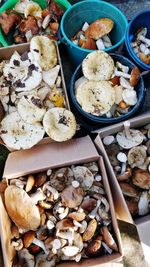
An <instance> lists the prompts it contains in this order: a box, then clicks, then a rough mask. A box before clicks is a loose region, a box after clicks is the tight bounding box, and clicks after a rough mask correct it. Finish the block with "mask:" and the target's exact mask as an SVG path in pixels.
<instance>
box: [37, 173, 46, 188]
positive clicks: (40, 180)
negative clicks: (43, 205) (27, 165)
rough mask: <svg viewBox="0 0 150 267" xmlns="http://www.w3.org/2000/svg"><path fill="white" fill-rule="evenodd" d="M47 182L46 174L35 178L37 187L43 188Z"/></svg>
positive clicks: (40, 174)
mask: <svg viewBox="0 0 150 267" xmlns="http://www.w3.org/2000/svg"><path fill="white" fill-rule="evenodd" d="M46 180H47V176H46V173H43V172H41V173H38V174H37V175H36V176H35V187H41V186H42V185H43V184H44V183H45V182H46Z"/></svg>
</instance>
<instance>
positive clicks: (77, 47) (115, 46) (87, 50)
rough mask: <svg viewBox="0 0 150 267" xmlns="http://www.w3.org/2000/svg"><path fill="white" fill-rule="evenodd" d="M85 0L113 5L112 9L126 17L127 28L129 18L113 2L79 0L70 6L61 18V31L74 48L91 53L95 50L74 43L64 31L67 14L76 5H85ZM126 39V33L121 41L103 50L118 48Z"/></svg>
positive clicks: (90, 0) (89, 0)
mask: <svg viewBox="0 0 150 267" xmlns="http://www.w3.org/2000/svg"><path fill="white" fill-rule="evenodd" d="M84 2H86V3H87V2H92V3H93V2H96V3H100V2H101V3H102V4H104V5H105V6H109V7H111V8H112V9H114V10H117V11H118V12H119V13H120V15H121V16H122V17H123V19H124V21H125V24H126V28H127V26H128V20H127V18H126V16H125V15H124V13H123V12H122V11H121V10H120V9H119V8H117V7H115V6H114V5H112V4H110V3H107V2H105V1H101V0H84V1H82V2H79V3H76V4H74V5H72V7H70V8H69V9H68V10H67V11H66V12H65V13H64V15H63V17H62V19H61V23H60V29H61V33H62V35H63V37H64V38H65V39H66V41H67V45H69V46H72V47H74V48H76V49H78V50H80V51H82V52H87V53H90V52H92V51H94V50H89V49H85V48H81V47H79V46H78V45H76V44H74V43H73V42H72V41H70V39H69V38H68V37H67V35H66V34H65V31H64V29H63V25H64V20H65V18H66V16H67V15H68V13H69V12H70V11H71V10H72V9H73V8H74V7H76V6H79V5H83V4H84ZM124 40H125V34H124V36H123V37H122V38H121V40H120V41H119V42H117V43H116V44H115V45H113V46H111V47H110V48H106V49H104V50H103V51H106V52H108V51H111V50H114V49H116V48H117V47H118V46H120V45H121V44H122V43H123V42H124Z"/></svg>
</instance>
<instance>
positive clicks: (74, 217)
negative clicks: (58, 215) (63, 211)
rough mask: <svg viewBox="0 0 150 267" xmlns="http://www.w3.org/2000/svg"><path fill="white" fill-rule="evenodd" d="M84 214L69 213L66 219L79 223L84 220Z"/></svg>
mask: <svg viewBox="0 0 150 267" xmlns="http://www.w3.org/2000/svg"><path fill="white" fill-rule="evenodd" d="M85 216H86V214H85V213H84V212H78V211H77V212H75V211H74V212H71V213H69V215H68V218H70V219H72V220H76V221H77V222H81V221H83V220H84V219H85Z"/></svg>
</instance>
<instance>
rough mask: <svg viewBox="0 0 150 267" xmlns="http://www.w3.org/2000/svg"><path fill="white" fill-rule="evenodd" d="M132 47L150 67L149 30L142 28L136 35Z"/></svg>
mask: <svg viewBox="0 0 150 267" xmlns="http://www.w3.org/2000/svg"><path fill="white" fill-rule="evenodd" d="M131 46H132V48H133V51H134V52H135V53H136V55H137V56H138V57H139V58H140V60H142V61H143V62H144V63H145V64H147V65H150V39H149V38H147V28H140V29H139V30H138V31H137V32H136V33H135V36H134V40H133V41H132V42H131Z"/></svg>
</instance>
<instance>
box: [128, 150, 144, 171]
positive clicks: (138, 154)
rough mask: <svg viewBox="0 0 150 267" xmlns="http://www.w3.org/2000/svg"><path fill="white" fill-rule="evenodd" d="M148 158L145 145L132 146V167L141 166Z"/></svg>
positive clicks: (129, 160)
mask: <svg viewBox="0 0 150 267" xmlns="http://www.w3.org/2000/svg"><path fill="white" fill-rule="evenodd" d="M145 160H146V150H145V148H144V147H143V146H136V147H132V148H131V149H130V150H129V152H128V163H129V165H130V166H131V167H132V168H135V167H140V166H141V165H143V163H144V161H145Z"/></svg>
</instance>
